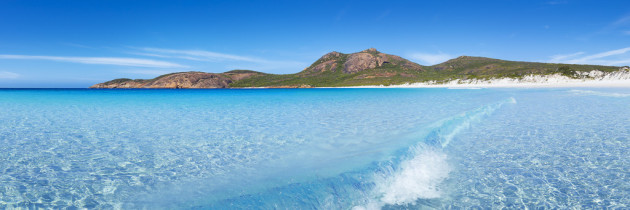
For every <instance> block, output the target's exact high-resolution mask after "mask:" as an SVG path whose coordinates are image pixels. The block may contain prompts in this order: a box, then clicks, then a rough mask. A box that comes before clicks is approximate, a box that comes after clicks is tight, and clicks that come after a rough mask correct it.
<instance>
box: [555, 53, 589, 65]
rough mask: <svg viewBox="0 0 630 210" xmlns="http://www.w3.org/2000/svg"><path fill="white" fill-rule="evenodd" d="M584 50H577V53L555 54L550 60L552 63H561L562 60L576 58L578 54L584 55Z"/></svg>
mask: <svg viewBox="0 0 630 210" xmlns="http://www.w3.org/2000/svg"><path fill="white" fill-rule="evenodd" d="M583 54H584V52H576V53H571V54H561V55H553V56H551V60H549V62H551V63H560V62H562V61H565V60H567V59H569V58H574V57H576V56H579V55H583Z"/></svg>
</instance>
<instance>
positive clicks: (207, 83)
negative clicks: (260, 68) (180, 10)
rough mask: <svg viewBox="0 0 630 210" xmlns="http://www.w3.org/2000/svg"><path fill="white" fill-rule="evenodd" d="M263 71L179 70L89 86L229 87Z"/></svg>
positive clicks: (259, 74)
mask: <svg viewBox="0 0 630 210" xmlns="http://www.w3.org/2000/svg"><path fill="white" fill-rule="evenodd" d="M261 75H264V73H261V72H255V71H248V70H234V71H229V72H225V73H220V74H215V73H205V72H180V73H172V74H166V75H162V76H159V77H156V78H154V79H150V80H142V79H136V80H132V79H127V78H123V79H115V80H112V81H108V82H104V83H99V84H96V85H93V86H91V87H90V88H172V89H179V88H199V89H202V88H204V89H209V88H229V87H230V84H231V83H233V82H235V81H238V80H241V79H246V78H249V77H255V76H261Z"/></svg>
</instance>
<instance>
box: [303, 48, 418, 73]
mask: <svg viewBox="0 0 630 210" xmlns="http://www.w3.org/2000/svg"><path fill="white" fill-rule="evenodd" d="M386 64H389V65H392V66H394V67H399V68H401V69H404V70H412V71H422V70H423V69H422V66H420V65H418V64H416V63H414V62H411V61H408V60H406V59H404V58H401V57H399V56H395V55H389V54H385V53H381V52H379V51H378V50H376V49H374V48H370V49H367V50H363V51H361V52H357V53H352V54H343V53H339V52H331V53H328V54H326V55H324V56H322V57H321V58H320V59H319V60H317V61H316V62H315V63H313V65H311V67H309V68H306V69H305V70H304V71H303V72H304V73H321V72H325V71H338V70H339V69H340V70H341V71H342V72H343V73H346V74H355V73H359V72H361V71H364V70H367V69H375V68H378V67H383V66H384V65H386ZM340 66H341V67H342V68H339V67H340Z"/></svg>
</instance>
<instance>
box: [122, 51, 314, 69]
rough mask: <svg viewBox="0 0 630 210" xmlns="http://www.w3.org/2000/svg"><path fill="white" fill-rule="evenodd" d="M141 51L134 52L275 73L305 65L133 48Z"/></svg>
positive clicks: (238, 56)
mask: <svg viewBox="0 0 630 210" xmlns="http://www.w3.org/2000/svg"><path fill="white" fill-rule="evenodd" d="M133 49H137V50H140V51H142V52H134V53H133V54H136V55H144V56H151V57H160V58H178V59H185V60H193V61H206V62H228V63H227V65H226V66H225V67H226V68H227V70H231V69H252V70H256V71H274V72H276V73H280V72H282V73H292V72H294V71H298V70H301V69H303V68H304V67H306V66H307V65H306V64H305V63H303V62H297V61H275V60H267V59H262V58H257V57H251V56H242V55H233V54H225V53H218V52H211V51H205V50H178V49H163V48H152V47H143V48H133Z"/></svg>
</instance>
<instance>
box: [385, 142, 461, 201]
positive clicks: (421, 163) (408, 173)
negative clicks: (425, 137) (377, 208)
mask: <svg viewBox="0 0 630 210" xmlns="http://www.w3.org/2000/svg"><path fill="white" fill-rule="evenodd" d="M416 153H417V154H416V155H414V157H413V158H412V159H410V160H407V161H405V162H402V163H401V165H400V169H399V170H398V171H396V172H394V173H393V174H392V175H390V176H388V177H387V178H385V179H384V180H383V181H381V182H380V183H379V185H378V186H377V190H378V191H379V192H380V193H381V194H382V197H381V201H382V202H384V203H386V204H392V205H404V204H408V203H414V202H415V201H416V200H417V199H419V198H422V199H430V198H439V197H440V194H441V193H440V189H439V187H438V185H439V184H440V183H442V181H443V180H444V179H446V178H447V177H448V174H449V173H450V172H451V167H450V166H449V164H448V162H447V156H446V154H445V153H443V152H440V151H436V150H433V149H431V148H425V147H419V148H417V149H416Z"/></svg>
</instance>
